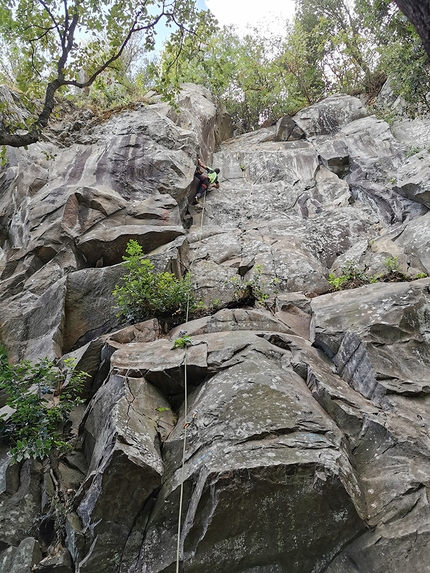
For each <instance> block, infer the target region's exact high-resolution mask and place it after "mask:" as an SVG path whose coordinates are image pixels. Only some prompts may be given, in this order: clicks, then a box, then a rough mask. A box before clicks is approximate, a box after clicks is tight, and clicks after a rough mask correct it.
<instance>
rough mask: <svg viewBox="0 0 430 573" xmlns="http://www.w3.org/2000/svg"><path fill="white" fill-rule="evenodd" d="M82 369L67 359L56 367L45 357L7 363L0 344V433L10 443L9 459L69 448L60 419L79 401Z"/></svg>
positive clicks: (44, 456) (82, 382) (39, 456)
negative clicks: (0, 402)
mask: <svg viewBox="0 0 430 573" xmlns="http://www.w3.org/2000/svg"><path fill="white" fill-rule="evenodd" d="M86 376H88V374H87V373H86V372H77V371H76V370H74V368H73V364H72V362H71V361H70V360H66V361H65V367H64V368H58V367H57V366H55V365H54V363H53V362H52V361H51V360H49V359H48V358H43V359H41V360H39V362H37V363H36V364H31V363H30V362H27V361H22V362H19V363H18V364H15V365H10V364H9V363H8V361H7V355H6V352H5V350H4V348H3V347H1V346H0V389H1V390H3V392H4V393H5V394H6V405H7V406H8V407H9V408H6V409H5V411H4V412H3V413H2V414H0V435H1V436H2V437H4V438H5V439H6V440H7V441H8V442H9V444H10V446H11V447H10V449H9V455H10V456H11V458H12V461H13V462H20V461H22V460H25V459H29V458H33V459H36V458H39V459H41V460H42V459H44V458H46V457H48V456H49V454H50V453H51V451H52V450H56V451H57V452H59V453H65V452H67V451H69V450H70V449H71V447H72V446H71V445H70V443H69V442H68V441H67V436H66V435H65V433H66V432H64V422H65V421H66V420H67V418H68V415H69V413H70V412H71V410H72V409H73V408H74V407H75V406H77V405H78V404H80V403H81V402H83V400H82V399H81V398H80V393H81V390H82V387H83V384H84V379H85V377H86Z"/></svg>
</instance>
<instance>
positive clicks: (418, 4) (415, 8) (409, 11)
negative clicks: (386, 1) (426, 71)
mask: <svg viewBox="0 0 430 573" xmlns="http://www.w3.org/2000/svg"><path fill="white" fill-rule="evenodd" d="M394 1H395V3H396V4H397V6H398V7H399V8H400V10H401V11H402V12H403V14H404V15H405V16H406V17H407V18H408V20H410V21H411V22H412V24H413V25H414V26H415V28H416V30H417V32H418V34H419V36H420V38H421V40H422V42H423V45H424V48H425V51H426V52H427V56H428V57H429V59H430V0H394Z"/></svg>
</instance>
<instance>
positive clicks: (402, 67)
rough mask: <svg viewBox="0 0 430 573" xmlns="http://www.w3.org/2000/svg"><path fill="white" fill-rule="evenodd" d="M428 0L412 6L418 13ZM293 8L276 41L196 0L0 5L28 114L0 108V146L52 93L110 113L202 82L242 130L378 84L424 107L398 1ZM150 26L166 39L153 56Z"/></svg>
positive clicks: (41, 111)
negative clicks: (218, 16)
mask: <svg viewBox="0 0 430 573" xmlns="http://www.w3.org/2000/svg"><path fill="white" fill-rule="evenodd" d="M396 1H397V0H396ZM429 2H430V0H425V2H423V3H420V6H421V12H422V13H424V12H425V10H427V8H428V7H429ZM295 3H296V15H295V18H294V20H293V21H292V22H285V30H284V33H283V34H282V35H273V34H272V33H270V31H269V30H268V29H264V28H262V27H261V26H260V27H259V28H254V29H249V31H248V33H246V34H245V35H241V34H239V33H238V31H237V30H236V29H235V28H234V27H232V26H230V27H223V28H220V27H219V26H218V24H217V22H216V20H215V18H214V17H213V16H212V15H211V13H210V12H209V11H199V10H197V9H196V6H195V2H194V0H142V1H141V2H136V1H135V0H104V1H102V2H97V1H96V0H89V1H87V0H85V2H84V1H83V0H63V1H62V2H60V1H59V0H0V49H1V50H2V55H3V58H2V60H1V61H0V81H3V82H7V83H9V84H11V85H13V86H14V87H16V88H18V89H19V90H20V95H21V98H22V99H23V101H24V102H25V103H26V105H27V109H28V119H26V120H14V119H13V117H12V116H11V115H10V114H9V115H8V114H7V113H3V114H2V112H4V111H5V107H6V106H7V104H6V103H2V104H0V145H2V144H3V145H12V146H23V145H28V144H30V143H33V142H35V141H37V140H38V139H39V138H40V137H41V133H42V132H43V129H44V128H45V127H46V125H47V123H48V120H49V118H50V116H51V114H52V111H53V108H54V104H55V99H56V98H55V96H56V95H57V94H66V95H67V96H68V97H71V95H73V93H74V91H73V90H75V91H76V89H75V88H88V87H89V86H92V88H91V93H90V98H91V97H92V95H94V96H95V97H94V99H95V101H96V103H98V104H100V105H105V106H110V105H114V104H115V103H122V102H123V101H124V99H121V98H122V96H123V94H126V95H127V97H128V96H130V97H135V96H136V95H142V93H143V92H144V91H145V90H147V89H148V87H153V86H155V87H156V89H157V90H158V92H159V93H161V94H162V95H163V96H164V97H165V98H170V100H172V99H173V96H174V95H175V94H176V93H177V90H178V89H179V85H180V83H181V82H193V83H198V84H202V85H204V86H206V87H207V88H209V89H210V90H211V91H212V93H214V94H215V95H216V96H218V97H220V98H221V99H222V100H223V101H224V103H225V105H226V107H227V111H228V112H229V113H230V114H231V116H232V118H233V122H234V125H235V127H236V130H237V131H242V132H243V131H249V130H252V129H255V128H257V127H259V126H261V125H265V124H267V123H271V122H274V121H276V120H277V119H278V118H279V117H281V116H282V115H285V114H294V113H295V112H296V111H298V110H299V109H300V108H302V107H304V106H308V105H310V104H312V103H314V102H316V101H318V100H319V99H321V98H323V97H326V96H327V95H330V94H333V93H340V92H341V93H349V94H358V93H361V94H362V93H365V94H367V98H368V101H369V103H370V104H372V101H373V98H374V96H375V95H376V94H377V93H378V91H379V90H380V88H381V86H382V84H383V83H384V81H385V80H386V79H389V80H390V85H391V87H392V89H393V90H394V92H395V94H396V95H399V96H401V97H402V98H403V101H404V102H405V104H406V108H407V111H408V112H409V114H410V115H412V116H413V115H416V114H419V113H421V112H423V111H428V109H429V106H430V101H429V96H428V94H429V93H430V69H429V62H428V57H427V54H426V52H425V50H424V47H423V45H422V41H421V39H420V37H419V36H418V34H417V33H416V31H415V29H414V27H413V25H412V24H411V23H410V22H409V21H408V20H407V19H406V18H405V16H404V15H403V14H402V13H401V12H400V11H399V10H398V8H397V6H396V4H394V3H393V2H392V1H391V0H295ZM401 3H405V4H410V5H411V6H415V8H416V4H417V2H414V1H413V0H409V1H408V0H398V1H397V4H399V5H400V4H401ZM402 9H403V8H402ZM423 11H424V12H423ZM418 12H419V11H418ZM421 12H420V13H421ZM405 13H407V11H406V9H405ZM416 14H417V10H416V9H414V10H413V11H412V12H411V18H412V16H414V15H416ZM421 15H422V14H421ZM158 22H163V23H164V24H165V25H167V26H171V27H172V31H173V32H172V34H171V36H170V38H169V39H168V41H167V42H166V43H165V45H164V49H163V52H162V53H161V55H160V56H158V57H157V59H155V60H151V59H150V57H149V54H150V53H151V51H152V50H153V48H154V45H155V35H156V26H157V23H158ZM417 29H418V31H420V28H419V27H418V26H417ZM136 62H138V66H137V67H136ZM92 101H93V100H92V99H89V100H88V101H87V103H88V102H92ZM37 102H39V104H38V103H37ZM40 102H42V103H40Z"/></svg>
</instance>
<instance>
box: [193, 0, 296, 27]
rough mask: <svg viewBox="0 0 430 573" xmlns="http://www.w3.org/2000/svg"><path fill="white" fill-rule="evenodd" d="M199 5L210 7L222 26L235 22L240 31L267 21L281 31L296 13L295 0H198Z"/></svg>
mask: <svg viewBox="0 0 430 573" xmlns="http://www.w3.org/2000/svg"><path fill="white" fill-rule="evenodd" d="M197 7H198V8H201V9H202V10H205V9H209V10H210V11H211V12H212V14H213V15H214V16H215V17H216V19H217V20H218V22H219V23H220V25H221V26H224V25H228V24H234V25H235V26H237V28H238V29H239V31H240V32H244V31H245V30H246V27H247V25H251V26H255V25H256V24H258V23H259V22H262V21H267V22H269V23H270V26H271V28H272V29H273V32H274V33H281V32H282V25H283V22H284V21H285V20H286V19H287V18H288V19H291V18H292V17H293V15H294V0H197Z"/></svg>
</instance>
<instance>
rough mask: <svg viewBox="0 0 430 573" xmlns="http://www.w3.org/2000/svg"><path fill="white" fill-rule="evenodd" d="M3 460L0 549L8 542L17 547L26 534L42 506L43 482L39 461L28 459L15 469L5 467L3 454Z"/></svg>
mask: <svg viewBox="0 0 430 573" xmlns="http://www.w3.org/2000/svg"><path fill="white" fill-rule="evenodd" d="M2 461H3V462H4V465H3V464H2V466H3V467H2V473H3V472H6V474H5V478H6V480H5V485H4V491H2V493H1V494H0V516H1V528H0V550H2V549H5V548H6V547H8V546H14V547H17V546H18V545H19V544H20V543H21V541H22V540H23V539H25V538H26V537H28V532H29V530H30V529H31V527H32V525H33V523H34V520H35V519H36V516H37V515H38V513H39V512H40V510H41V483H42V477H41V467H40V464H38V463H36V462H32V461H29V460H27V461H26V462H25V463H24V464H23V465H22V466H21V468H19V469H18V471H17V472H15V470H14V469H13V468H10V467H9V468H8V467H7V466H8V461H9V460H8V461H7V462H6V460H5V458H4V457H3V459H2ZM11 474H12V475H11ZM14 474H15V475H14ZM13 553H14V552H13V551H12V554H13ZM5 571H8V569H7V568H6V569H5Z"/></svg>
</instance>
